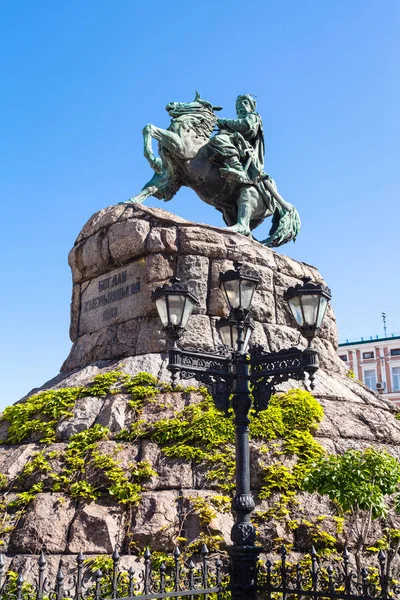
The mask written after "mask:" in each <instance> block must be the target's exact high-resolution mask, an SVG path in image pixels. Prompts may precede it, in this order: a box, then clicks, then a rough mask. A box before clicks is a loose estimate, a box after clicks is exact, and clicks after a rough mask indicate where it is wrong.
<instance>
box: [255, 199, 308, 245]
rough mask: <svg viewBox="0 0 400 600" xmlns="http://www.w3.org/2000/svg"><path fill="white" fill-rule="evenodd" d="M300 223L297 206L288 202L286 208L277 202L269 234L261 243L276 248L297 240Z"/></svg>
mask: <svg viewBox="0 0 400 600" xmlns="http://www.w3.org/2000/svg"><path fill="white" fill-rule="evenodd" d="M300 225H301V222H300V216H299V213H298V212H297V210H296V209H295V207H294V206H293V205H292V204H289V203H286V206H285V208H284V207H283V206H282V205H280V204H279V203H278V202H277V203H276V208H275V212H274V215H273V217H272V226H271V229H270V231H269V235H268V237H267V239H266V240H264V241H262V242H261V243H262V244H264V246H268V247H269V248H276V247H277V246H282V244H286V243H287V242H291V241H292V240H293V241H294V242H295V241H296V237H297V234H298V233H299V231H300Z"/></svg>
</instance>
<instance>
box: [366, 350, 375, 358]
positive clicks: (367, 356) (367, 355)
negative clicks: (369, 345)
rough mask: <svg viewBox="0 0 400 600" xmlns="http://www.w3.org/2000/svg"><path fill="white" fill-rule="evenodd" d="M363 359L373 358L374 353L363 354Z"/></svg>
mask: <svg viewBox="0 0 400 600" xmlns="http://www.w3.org/2000/svg"><path fill="white" fill-rule="evenodd" d="M363 358H374V353H373V352H372V351H371V352H363Z"/></svg>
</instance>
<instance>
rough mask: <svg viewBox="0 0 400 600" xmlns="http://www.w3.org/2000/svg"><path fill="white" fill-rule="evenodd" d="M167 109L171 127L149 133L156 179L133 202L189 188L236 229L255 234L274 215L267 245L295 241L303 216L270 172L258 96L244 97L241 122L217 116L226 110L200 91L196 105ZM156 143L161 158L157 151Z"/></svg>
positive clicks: (240, 101)
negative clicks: (286, 197) (279, 190)
mask: <svg viewBox="0 0 400 600" xmlns="http://www.w3.org/2000/svg"><path fill="white" fill-rule="evenodd" d="M166 110H167V112H168V114H169V116H170V117H171V124H170V126H169V127H168V129H160V128H159V127H155V126H154V125H151V124H149V125H146V126H145V128H144V129H143V136H144V155H145V157H146V158H147V160H148V161H149V163H150V166H151V167H152V169H153V170H154V175H153V177H152V178H151V179H150V181H148V182H147V183H146V185H145V186H144V187H143V189H142V191H141V192H140V193H139V194H138V195H137V196H135V197H133V198H131V199H130V200H128V201H127V202H128V203H131V202H132V203H137V204H141V203H142V202H144V201H145V200H146V199H147V198H148V197H149V196H155V197H156V198H159V199H160V200H161V199H163V200H165V201H168V200H171V199H172V198H173V197H174V196H175V194H176V193H177V191H178V190H179V189H180V187H181V186H187V187H190V188H191V189H192V190H194V191H195V192H196V194H197V195H198V196H199V198H201V200H203V201H204V202H206V203H207V204H210V205H211V206H214V207H215V208H216V209H217V210H219V211H220V212H221V213H222V215H223V218H224V221H225V223H226V224H227V225H228V229H230V230H231V231H236V232H238V233H242V234H243V235H247V236H251V232H252V230H253V229H254V228H255V227H257V226H258V225H260V223H262V222H263V220H264V219H265V218H266V217H270V216H272V226H271V229H270V232H269V236H268V238H267V239H266V240H264V241H263V242H262V243H263V244H265V245H266V246H270V247H274V246H280V245H282V244H285V243H286V242H289V241H291V240H295V238H296V236H297V234H298V232H299V230H300V218H299V215H298V212H297V210H296V208H295V207H294V206H293V205H292V204H289V203H288V202H286V201H285V200H284V199H283V198H282V196H281V195H280V194H279V193H278V191H277V187H276V184H275V182H274V180H273V179H272V178H271V177H270V176H269V175H267V174H266V173H265V171H264V131H263V124H262V120H261V117H260V115H259V114H258V113H257V112H256V101H255V100H254V98H253V97H252V96H251V95H249V94H244V95H241V96H238V98H237V100H236V112H237V117H238V118H237V119H219V118H217V116H216V114H215V112H216V111H220V110H222V107H220V106H214V105H213V104H211V102H208V101H207V100H204V99H203V98H201V97H200V94H199V93H198V92H196V96H195V99H194V100H193V101H192V102H170V103H169V104H168V105H167V106H166ZM215 129H216V132H215ZM214 132H215V134H214ZM213 134H214V135H213ZM153 139H155V140H157V141H158V152H159V156H155V154H154V152H153V148H152V140H153ZM122 204H124V203H122Z"/></svg>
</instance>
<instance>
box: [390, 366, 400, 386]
mask: <svg viewBox="0 0 400 600" xmlns="http://www.w3.org/2000/svg"><path fill="white" fill-rule="evenodd" d="M392 379H393V391H394V392H400V367H393V369H392Z"/></svg>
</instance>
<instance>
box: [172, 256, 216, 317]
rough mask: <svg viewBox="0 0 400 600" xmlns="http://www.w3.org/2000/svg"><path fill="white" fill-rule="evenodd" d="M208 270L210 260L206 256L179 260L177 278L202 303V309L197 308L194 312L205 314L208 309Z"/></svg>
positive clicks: (183, 257)
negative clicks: (199, 311)
mask: <svg viewBox="0 0 400 600" xmlns="http://www.w3.org/2000/svg"><path fill="white" fill-rule="evenodd" d="M208 269H209V260H208V258H207V257H205V256H191V255H185V256H180V257H179V258H178V265H177V276H178V277H179V278H180V280H181V281H182V283H185V284H186V285H187V286H188V288H189V290H190V291H191V292H192V293H194V294H195V295H196V296H197V298H198V300H199V302H200V307H199V308H197V307H195V309H194V312H197V311H198V310H201V311H203V312H205V311H206V309H207V291H208Z"/></svg>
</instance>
